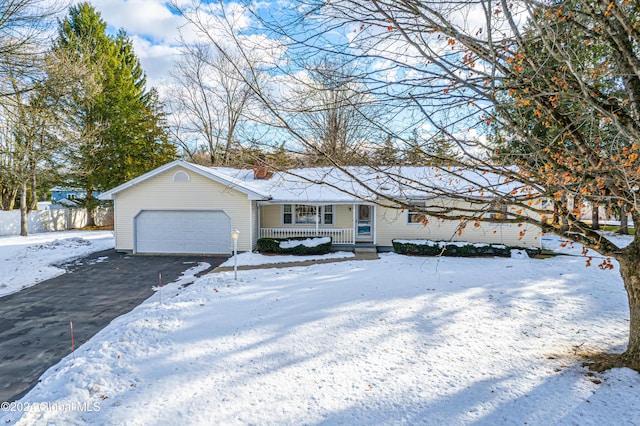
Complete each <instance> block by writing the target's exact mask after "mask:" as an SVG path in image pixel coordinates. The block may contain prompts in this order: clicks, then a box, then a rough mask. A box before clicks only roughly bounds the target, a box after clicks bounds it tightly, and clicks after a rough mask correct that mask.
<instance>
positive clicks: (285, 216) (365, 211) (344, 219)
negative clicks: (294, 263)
mask: <svg viewBox="0 0 640 426" xmlns="http://www.w3.org/2000/svg"><path fill="white" fill-rule="evenodd" d="M374 217H375V206H374V205H372V204H360V203H349V204H345V203H342V204H338V203H333V204H328V203H321V204H320V203H304V204H301V203H277V204H274V203H264V204H259V205H258V229H259V237H260V238H293V237H309V238H310V237H331V240H332V242H333V244H336V245H355V244H357V243H373V242H374V241H375V226H374Z"/></svg>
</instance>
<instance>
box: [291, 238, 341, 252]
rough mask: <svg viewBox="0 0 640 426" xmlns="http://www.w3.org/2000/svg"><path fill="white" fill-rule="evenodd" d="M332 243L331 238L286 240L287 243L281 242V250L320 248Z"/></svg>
mask: <svg viewBox="0 0 640 426" xmlns="http://www.w3.org/2000/svg"><path fill="white" fill-rule="evenodd" d="M330 242H331V238H329V237H321V238H307V239H306V240H286V241H280V248H283V249H288V248H294V247H298V246H304V247H318V246H319V245H322V244H327V243H330Z"/></svg>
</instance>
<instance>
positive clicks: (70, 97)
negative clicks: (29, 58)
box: [52, 3, 177, 225]
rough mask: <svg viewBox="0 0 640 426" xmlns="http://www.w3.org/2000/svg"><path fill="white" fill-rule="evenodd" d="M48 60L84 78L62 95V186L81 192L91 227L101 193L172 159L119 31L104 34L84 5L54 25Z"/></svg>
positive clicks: (155, 106)
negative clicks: (64, 152) (64, 108)
mask: <svg viewBox="0 0 640 426" xmlns="http://www.w3.org/2000/svg"><path fill="white" fill-rule="evenodd" d="M59 27H60V28H59V32H58V38H57V40H56V41H55V43H54V48H53V52H52V55H56V56H58V57H59V58H64V60H65V61H68V62H70V63H73V64H75V65H76V66H77V68H78V69H83V70H84V73H80V75H79V83H78V87H80V88H81V90H74V91H71V92H69V93H67V94H66V95H65V97H66V98H67V101H66V104H67V105H68V108H67V111H66V114H67V115H68V120H67V124H68V125H67V130H69V131H70V133H69V135H67V137H68V138H70V139H72V140H70V141H69V142H70V144H69V149H68V150H67V155H66V156H65V161H66V164H65V167H66V168H67V169H68V170H69V175H68V179H67V183H69V184H72V185H75V186H80V187H83V188H84V189H85V190H86V192H87V198H86V207H87V208H88V209H89V211H90V219H89V225H92V224H93V223H92V222H93V210H94V208H95V207H96V205H97V202H96V200H95V197H94V193H95V191H104V190H106V189H109V188H111V187H114V186H117V185H119V184H121V183H124V182H126V181H127V180H130V179H132V178H135V177H136V176H139V175H141V174H143V173H145V172H147V171H149V170H151V169H154V168H155V167H157V166H159V165H160V164H163V163H165V162H167V161H170V160H172V159H174V158H175V157H176V155H177V154H176V151H175V147H174V146H173V145H171V144H170V143H169V142H168V137H167V131H166V126H165V122H164V115H163V112H162V105H161V104H160V102H159V100H158V96H157V93H156V92H155V90H153V89H152V90H147V89H146V76H145V73H144V71H143V70H142V66H141V64H140V61H139V60H138V58H137V57H136V56H135V53H134V51H133V46H132V44H131V41H130V40H129V38H128V37H127V35H126V33H125V32H124V31H120V32H119V33H118V34H117V35H116V36H109V35H108V34H107V24H106V23H105V22H104V21H103V20H102V18H101V17H100V14H99V13H98V12H97V11H96V10H95V9H94V8H93V6H91V5H90V4H89V3H80V4H78V5H76V6H72V7H71V8H70V9H69V16H68V17H67V18H65V19H64V20H63V21H61V22H60V25H59Z"/></svg>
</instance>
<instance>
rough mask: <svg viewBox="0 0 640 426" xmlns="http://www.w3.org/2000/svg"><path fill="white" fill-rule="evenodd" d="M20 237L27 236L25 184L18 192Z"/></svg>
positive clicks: (27, 221) (27, 213)
mask: <svg viewBox="0 0 640 426" xmlns="http://www.w3.org/2000/svg"><path fill="white" fill-rule="evenodd" d="M20 235H22V236H23V237H26V236H27V235H29V211H28V209H27V183H26V182H23V183H22V189H21V191H20Z"/></svg>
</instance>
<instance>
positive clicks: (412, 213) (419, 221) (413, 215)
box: [407, 209, 427, 225]
mask: <svg viewBox="0 0 640 426" xmlns="http://www.w3.org/2000/svg"><path fill="white" fill-rule="evenodd" d="M426 222H427V215H426V214H425V213H424V212H423V211H422V210H412V209H408V210H407V223H408V224H410V225H411V224H416V225H426Z"/></svg>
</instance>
